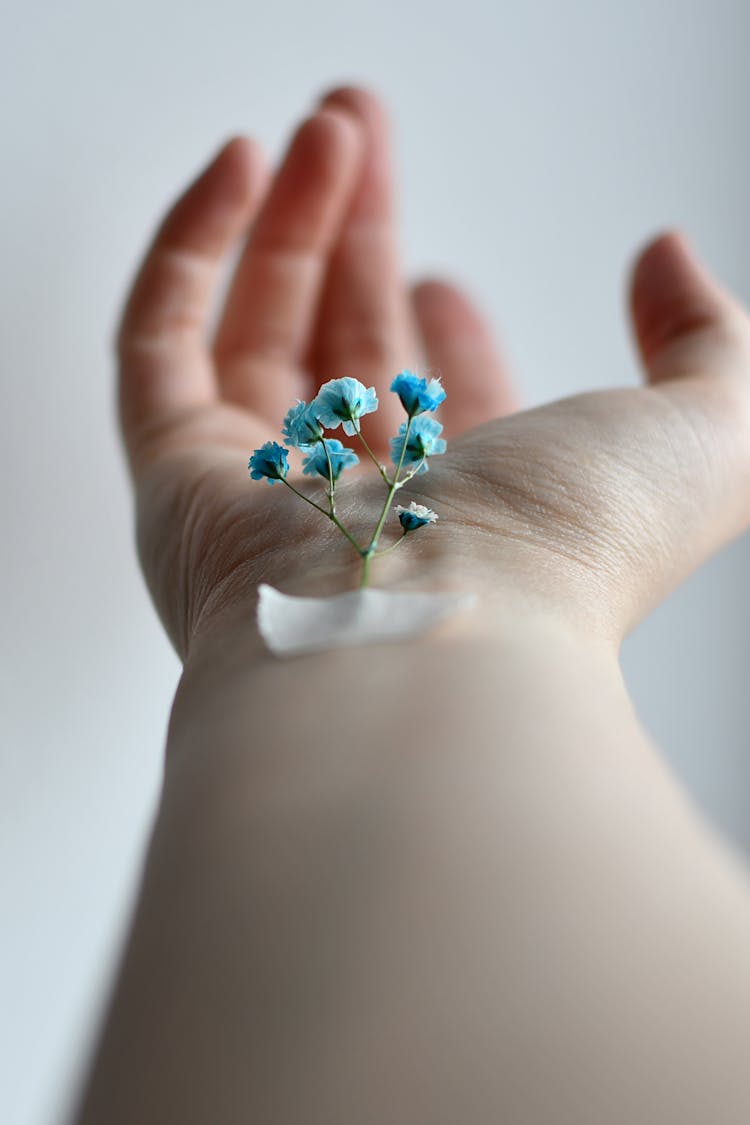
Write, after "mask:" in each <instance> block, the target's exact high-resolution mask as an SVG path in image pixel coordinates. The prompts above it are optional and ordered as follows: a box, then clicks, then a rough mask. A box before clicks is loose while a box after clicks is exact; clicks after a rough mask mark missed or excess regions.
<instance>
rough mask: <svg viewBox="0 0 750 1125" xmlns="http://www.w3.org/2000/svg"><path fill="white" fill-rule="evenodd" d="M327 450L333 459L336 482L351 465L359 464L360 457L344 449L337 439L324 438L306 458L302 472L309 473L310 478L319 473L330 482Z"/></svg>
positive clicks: (332, 466) (332, 465)
mask: <svg viewBox="0 0 750 1125" xmlns="http://www.w3.org/2000/svg"><path fill="white" fill-rule="evenodd" d="M326 449H327V450H328V456H329V457H330V458H331V469H332V471H333V479H334V480H335V481H336V480H338V479H339V477H340V476H341V473H342V472H343V470H344V469H348V468H349V467H350V466H351V465H358V464H359V457H358V456H357V454H356V453H354V452H353V450H351V449H344V447H343V445H342V444H341V442H340V441H338V440H337V438H324V439H323V441H321V442H319V443H318V445H315V446H313V450H312V453H311V454H310V455H309V456H308V457H305V459H304V461H303V462H302V472H303V473H307V475H308V476H311V477H312V476H314V475H315V473H317V474H318V475H319V476H321V477H325V479H326V480H328V479H329V478H328V458H327V457H326Z"/></svg>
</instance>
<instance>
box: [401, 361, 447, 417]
mask: <svg viewBox="0 0 750 1125" xmlns="http://www.w3.org/2000/svg"><path fill="white" fill-rule="evenodd" d="M391 390H392V391H395V393H396V394H397V395H398V397H399V398H400V399H401V405H402V406H403V408H404V410H405V411H406V413H407V414H408V415H409V417H410V418H413V417H414V415H415V414H422V413H424V411H425V410H437V408H438V407H439V406H440V403H441V402H443V400H444V399H445V391H444V390H443V388H442V386H441V385H440V380H439V379H431V380H430V382H429V383H428V382H427V380H426V379H420V377H419V376H418V375H415V374H414V372H413V371H402V372H401V374H400V375H397V376H396V378H395V379H394V380H393V382H392V383H391Z"/></svg>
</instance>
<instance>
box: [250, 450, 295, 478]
mask: <svg viewBox="0 0 750 1125" xmlns="http://www.w3.org/2000/svg"><path fill="white" fill-rule="evenodd" d="M288 453H289V450H288V449H284V446H283V445H279V444H278V443H277V442H275V441H267V442H265V444H264V445H262V446H261V447H260V449H256V450H255V451H254V453H253V455H252V457H251V458H250V460H249V461H248V463H247V467H248V469H249V470H250V476H251V477H252V478H253V480H263V479H264V478H265V479H266V480H267V481H268V483H269V484H276V483H277V482H278V481H285V480H286V476H287V473H288V472H289V461H288V460H287V454H288Z"/></svg>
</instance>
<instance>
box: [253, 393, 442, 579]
mask: <svg viewBox="0 0 750 1125" xmlns="http://www.w3.org/2000/svg"><path fill="white" fill-rule="evenodd" d="M390 389H391V391H393V393H394V394H396V395H398V398H399V400H400V402H401V405H402V406H403V408H404V410H405V411H406V416H407V418H406V421H405V422H403V423H402V424H401V426H400V427H399V431H398V434H397V435H396V436H395V437H394V438H391V442H390V446H391V461H392V462H393V464H394V465H395V466H396V468H395V471H394V472H393V474H392V475H389V474H388V471H387V470H386V467H385V465H381V464H380V463H379V462H378V460H377V458H376V457H375V455H374V453H373V452H372V450H371V449H370V447H369V445H368V444H367V442H366V441H365V438H364V436H363V434H362V432H361V429H360V420H361V419H362V418H363V417H364V415H366V414H372V413H374V411H376V410H377V409H378V405H379V404H378V397H377V395H376V393H375V388H374V387H365V385H364V384H363V383H360V381H359V380H358V379H349V378H347V379H332V380H331V381H330V382H328V383H324V384H323V386H322V387H321V388H320V390H319V391H318V393H317V395H316V396H315V398H313V399H312V400H311V401H310V402H297V403H296V404H295V405H294V406H292V407H291V409H290V410H289V411H288V412H287V415H286V417H285V418H284V421H283V423H282V427H281V433H282V435H283V437H284V438H286V440H287V442H288V444H289V446H292V447H294V448H296V449H299V450H300V451H301V452H302V453H303V454H304V455H305V457H304V460H303V463H302V472H303V473H304V474H306V475H308V476H320V477H322V478H323V479H324V480H325V481H326V482H327V485H328V487H327V489H326V498H327V501H328V507H327V508H325V507H323V506H322V505H321V504H319V503H317V501H315V500H313V499H312V498H311V497H310V496H305V494H304V493H302V492H300V491H299V489H297V488H296V487H295V485H293V484H292V483H291V481H290V480H289V479H288V477H289V461H288V454H289V449H288V448H286V447H285V446H283V445H279V444H278V442H275V441H267V442H265V443H264V444H263V445H262V446H261V447H260V449H256V450H254V452H253V454H252V456H251V458H250V461H249V463H248V469H249V470H250V475H251V477H252V478H253V480H264V479H265V480H267V481H268V483H269V484H277V483H278V482H279V481H281V483H282V484H285V485H286V486H287V487H288V488H290V489H291V490H292V492H294V493H296V495H297V496H299V497H300V499H302V500H304V501H306V502H307V503H308V504H311V505H312V507H313V508H316V509H317V510H318V511H319V512H321V513H322V514H323V515H324V516H327V517H328V519H330V520H331V521H332V523H334V524H335V526H336V527H337V528H338V529H339V530H340V531H341V532H342V534H343V535H345V536H346V538H347V539H348V540H349V542H350V543H351V544H352V546H353V547H354V548H355V549H356V550H357V551H358V553H359V555H360V556H361V558H362V562H363V567H362V582H361V585H362V586H366V585H367V582H368V579H369V568H370V561H371V559H373V558H376V557H378V555H382V554H385V553H386V552H387V551H391V550H393V548H394V547H395V546H397V544H398V543H399V542H400V541H401V539H403V538H404V537H405V536H406V535H407V534H408V533H409V532H411V531H415V530H416V529H417V528H420V527H426V526H428V525H429V524H431V523H434V522H435V520H436V519H437V515H436V513H435V512H433V511H432V510H431V509H430V508H426V507H424V506H423V505H422V504H417V503H415V502H414V501H412V502H411V504H410V505H409V507H408V508H404V507H402V506H401V505H398V506H397V508H396V514H397V516H398V519H399V522H400V524H401V529H402V531H401V539H398V540H396V542H395V543H393V544H391V546H390V547H386V548H384V549H383V550H381V551H378V549H377V548H378V542H379V539H380V533H381V532H382V530H383V527H384V525H385V521H386V518H387V516H388V512H389V510H390V507H391V504H392V503H393V498H394V496H395V495H396V492H397V491H398V490H399V489H400V488H402V487H403V486H404V485H405V484H407V483H408V482H409V481H410V480H411V479H412V477H414V476H416V475H417V474H418V473H426V472H427V469H428V467H429V466H428V461H429V458H430V457H435V456H437V455H439V454H441V453H444V452H445V448H446V445H445V440H444V439H443V438H441V437H440V434H441V433H442V430H443V427H442V425H441V424H440V422H437V421H436V420H435V419H434V418H430V417H427V414H429V413H432V412H433V411H435V410H437V408H438V406H440V404H441V403H442V402H443V400H444V399H445V391H444V390H443V388H442V386H441V385H440V380H439V379H431V380H430V381H429V382H428V381H427V380H426V379H423V378H421V377H420V376H418V375H416V374H414V372H412V371H402V372H400V374H398V375H397V376H396V378H395V379H394V380H393V382H392V383H391V387H390ZM338 426H341V427H342V429H343V432H344V434H346V435H347V437H356V438H358V439H359V441H360V442H361V443H362V446H363V448H364V450H365V452H366V454H367V456H368V457H369V458H370V459H371V460H372V461H374V463H375V465H376V466H377V469H378V472H379V473H380V475H381V477H382V479H383V481H384V482H385V484H386V486H387V489H388V493H387V496H386V500H385V503H384V505H383V509H382V512H381V514H380V518H379V520H378V522H377V525H376V527H375V530H374V531H373V534H372V536H371V537H370V540H369V542H368V543H366V544H361V543H358V542H357V540H356V539H355V538H354V536H353V535H352V534H351V533H350V532H349V531H348V530H347V529H346V528H345V527H344V525H343V524H342V523H341V521H340V519H339V518H338V516H337V514H336V505H335V490H336V484H337V483H338V481H339V478H340V477H341V474H342V473H343V471H344V470H345V469H348V468H351V467H352V466H353V465H357V464H359V457H358V456H357V454H356V453H355V452H354V450H353V449H347V448H346V447H345V446H344V445H343V444H342V443H341V442H340V441H339V440H338V439H337V438H330V437H326V434H325V431H326V430H335V429H337V427H338ZM402 473H403V475H402Z"/></svg>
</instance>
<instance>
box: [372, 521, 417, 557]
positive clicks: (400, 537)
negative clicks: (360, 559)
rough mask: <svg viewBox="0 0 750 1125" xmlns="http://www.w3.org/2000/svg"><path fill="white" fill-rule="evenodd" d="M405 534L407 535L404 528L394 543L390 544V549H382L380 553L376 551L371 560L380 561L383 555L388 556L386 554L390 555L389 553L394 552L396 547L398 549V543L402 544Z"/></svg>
mask: <svg viewBox="0 0 750 1125" xmlns="http://www.w3.org/2000/svg"><path fill="white" fill-rule="evenodd" d="M407 534H408V532H407V531H406V528H404V531H403V532H402V534H401V535H399V537H398V539H397V540H396V542H395V543H391V545H390V547H384V548H383V550H382V551H376V552H375V554H374V555H373V556H372V558H374V559H382V557H383V555H388V554H390V552H391V551H395V550H396V547H398V545H399V543H403V541H404V539H405V538H406V536H407Z"/></svg>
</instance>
